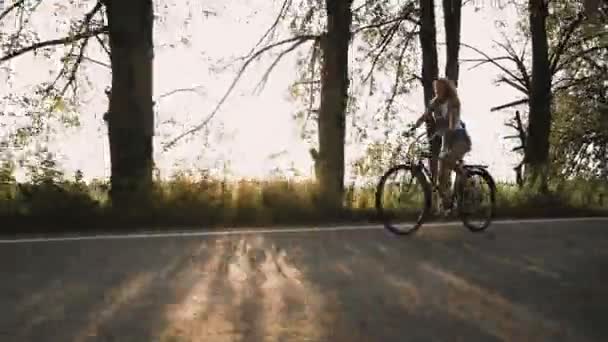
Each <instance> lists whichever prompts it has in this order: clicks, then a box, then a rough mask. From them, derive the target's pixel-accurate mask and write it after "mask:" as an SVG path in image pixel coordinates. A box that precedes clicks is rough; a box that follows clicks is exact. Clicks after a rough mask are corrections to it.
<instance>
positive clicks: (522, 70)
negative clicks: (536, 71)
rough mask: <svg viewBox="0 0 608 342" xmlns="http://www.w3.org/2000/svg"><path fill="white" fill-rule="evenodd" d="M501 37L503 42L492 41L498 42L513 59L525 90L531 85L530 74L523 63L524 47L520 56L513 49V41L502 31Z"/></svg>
mask: <svg viewBox="0 0 608 342" xmlns="http://www.w3.org/2000/svg"><path fill="white" fill-rule="evenodd" d="M502 36H503V39H504V41H505V43H501V42H498V41H494V43H496V44H498V46H500V47H502V48H503V49H504V50H505V52H506V53H507V54H508V55H509V56H510V57H511V61H513V63H515V66H516V67H517V70H519V74H520V75H521V81H520V83H521V84H522V85H523V87H524V88H525V89H527V90H529V89H530V87H531V79H530V76H529V74H528V70H527V69H526V64H525V63H524V59H523V56H524V54H525V47H524V49H522V53H521V56H522V57H520V55H519V54H518V53H517V52H516V51H515V48H514V47H513V43H512V42H511V39H509V37H508V36H507V35H506V34H505V33H504V32H503V33H502Z"/></svg>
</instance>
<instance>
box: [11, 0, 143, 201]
mask: <svg viewBox="0 0 608 342" xmlns="http://www.w3.org/2000/svg"><path fill="white" fill-rule="evenodd" d="M40 3H41V1H40V0H37V1H35V2H34V4H28V3H27V2H26V1H24V0H18V1H15V2H14V3H13V4H12V5H11V6H9V7H7V8H6V9H5V10H4V11H3V12H2V13H1V14H0V20H2V19H3V18H6V17H7V16H8V15H9V14H11V12H16V13H17V15H18V17H21V18H23V17H24V16H25V15H26V14H27V13H31V12H33V11H34V10H35V9H36V8H37V7H38V5H39V4H40ZM106 21H107V24H106ZM153 21H154V20H153V10H152V0H137V1H130V2H124V1H111V0H99V1H97V2H96V3H95V5H94V6H93V8H92V9H91V10H90V11H88V12H87V13H86V14H85V16H84V18H83V19H82V20H80V21H77V22H75V23H74V24H73V25H72V29H71V30H70V33H69V34H68V35H67V36H65V37H63V38H58V39H52V40H47V41H37V40H36V36H35V35H34V36H33V38H31V39H30V40H33V42H27V43H29V44H25V43H24V42H23V41H22V40H23V39H22V36H23V35H24V32H25V25H26V24H27V20H21V21H20V25H21V26H20V27H19V29H18V30H17V32H16V33H15V34H14V35H12V36H11V37H9V39H8V40H9V41H10V42H13V44H8V45H7V46H6V52H5V53H4V55H3V56H2V57H0V63H2V62H6V61H8V60H11V59H13V58H15V57H18V56H21V55H23V54H26V53H30V52H33V53H36V52H38V51H41V50H44V49H47V48H52V47H58V46H69V48H68V53H67V54H66V57H65V61H66V63H64V66H63V68H62V70H61V71H60V73H59V74H58V76H57V78H56V79H55V80H54V81H53V82H52V83H50V84H49V85H48V86H46V87H44V88H43V89H42V90H41V91H40V93H41V94H42V96H43V101H41V103H45V100H46V99H51V100H52V101H53V105H52V107H53V108H55V107H56V103H60V102H62V101H63V99H64V97H65V95H66V94H67V92H68V90H70V89H71V90H72V93H73V94H76V93H77V82H76V75H77V73H78V70H79V67H80V65H81V63H82V61H83V60H85V52H86V49H87V47H88V46H89V45H90V42H91V39H93V40H94V41H96V42H97V43H99V44H100V46H101V47H102V48H104V49H105V51H106V52H107V53H108V55H109V56H110V60H111V68H112V90H113V96H111V97H110V105H109V111H108V115H107V122H108V130H109V140H110V154H111V159H112V178H111V183H112V191H111V194H112V201H113V202H114V204H115V205H116V206H117V207H126V204H128V201H129V199H128V198H129V197H130V196H131V195H133V194H135V192H137V191H135V190H146V191H147V190H150V188H151V182H152V135H153V134H152V128H153V117H154V116H153V110H152V58H153V45H152V28H153ZM108 36H109V46H108V44H107V43H108V42H107V40H106V38H107V37H108ZM16 42H20V43H19V44H18V43H16ZM61 80H65V81H64V84H63V85H60V81H61Z"/></svg>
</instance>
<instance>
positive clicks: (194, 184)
mask: <svg viewBox="0 0 608 342" xmlns="http://www.w3.org/2000/svg"><path fill="white" fill-rule="evenodd" d="M497 188H498V193H497V215H498V216H499V217H534V216H536V217H540V216H571V215H597V214H598V213H599V214H605V213H607V212H608V203H606V202H607V201H606V200H605V199H604V203H600V201H599V198H601V196H599V195H600V194H602V193H604V194H605V193H606V185H605V184H600V183H592V182H585V181H582V180H576V181H570V182H564V183H562V184H560V185H558V186H557V185H556V187H555V189H554V191H553V192H552V193H551V194H550V195H538V194H533V193H529V192H527V191H526V190H525V189H519V188H517V186H515V185H513V184H506V183H501V184H498V187H497ZM108 189H109V186H108V184H107V183H106V182H101V181H98V180H96V181H92V182H90V183H88V184H87V183H84V182H82V181H81V180H78V179H77V180H75V181H57V182H49V181H48V180H47V181H42V182H38V183H27V184H17V183H15V182H14V181H9V182H5V183H0V219H1V220H3V222H8V223H10V224H3V225H2V232H3V233H8V232H23V231H27V230H28V227H30V228H29V229H32V230H39V229H42V228H44V227H49V226H54V227H55V228H54V229H56V230H58V229H61V230H79V231H82V230H88V229H104V230H107V229H124V228H129V227H130V228H133V227H144V228H147V229H149V228H152V227H161V228H162V227H175V228H179V227H184V226H187V227H190V228H191V227H201V226H202V227H205V228H207V227H215V226H243V225H247V226H261V225H289V224H312V223H336V222H338V221H341V222H344V223H346V222H348V223H356V222H369V221H372V220H373V219H374V217H375V209H374V197H375V193H374V192H375V185H374V184H369V185H365V186H359V187H355V186H354V185H352V186H350V187H348V188H347V189H346V194H345V201H344V206H345V208H344V210H343V212H340V213H327V212H326V211H324V210H322V209H323V208H320V207H319V206H318V204H317V203H318V201H317V198H318V197H317V196H318V195H317V193H318V192H317V191H316V186H315V184H314V183H313V182H311V181H293V180H289V179H287V178H284V177H275V178H273V179H267V180H264V181H257V180H240V181H236V182H228V181H224V180H220V179H215V178H212V177H209V176H204V177H202V178H200V179H195V178H194V177H193V176H191V175H186V174H178V175H175V176H174V177H173V178H172V179H170V180H168V181H165V182H157V183H156V184H155V188H154V191H153V193H152V195H151V198H150V199H149V200H146V201H142V203H133V205H132V207H130V208H127V209H128V210H121V211H116V210H112V208H110V207H109V201H108ZM144 202H145V203H144ZM123 209H124V208H123ZM413 209H416V208H413ZM408 215H409V214H408V212H407V209H406V210H405V211H404V213H403V217H408Z"/></svg>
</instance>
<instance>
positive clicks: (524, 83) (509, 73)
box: [460, 43, 527, 88]
mask: <svg viewBox="0 0 608 342" xmlns="http://www.w3.org/2000/svg"><path fill="white" fill-rule="evenodd" d="M460 45H461V46H464V47H467V48H469V49H471V50H473V51H475V52H477V53H478V54H480V55H481V56H483V57H485V58H486V59H487V60H488V62H489V63H492V64H493V65H495V66H496V67H498V68H499V69H500V70H502V72H504V73H505V74H507V75H508V76H509V77H511V78H512V79H514V80H517V82H518V83H519V84H520V85H521V86H523V87H524V88H527V84H526V81H525V80H524V79H523V78H522V77H518V76H516V75H515V74H514V73H513V72H512V71H511V70H509V69H507V68H505V67H504V66H503V65H502V64H500V63H498V62H497V61H495V60H493V59H492V57H490V56H489V55H488V54H486V53H485V52H483V51H481V50H480V49H478V48H476V47H474V46H471V45H469V44H465V43H460Z"/></svg>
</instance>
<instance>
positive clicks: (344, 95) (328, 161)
mask: <svg viewBox="0 0 608 342" xmlns="http://www.w3.org/2000/svg"><path fill="white" fill-rule="evenodd" d="M325 4H326V8H327V32H326V33H325V34H324V36H323V37H322V39H321V51H322V54H323V66H322V70H321V107H320V110H319V119H318V127H319V153H318V155H317V158H316V160H315V163H316V165H315V166H316V169H317V170H318V184H319V187H320V194H321V198H322V199H323V202H324V203H323V204H324V205H325V206H326V207H327V208H329V209H335V208H340V207H341V206H342V196H343V193H344V137H345V133H346V128H345V116H346V103H347V100H348V47H349V44H350V39H351V32H350V26H351V21H352V13H351V5H352V0H345V1H342V0H326V1H325Z"/></svg>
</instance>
